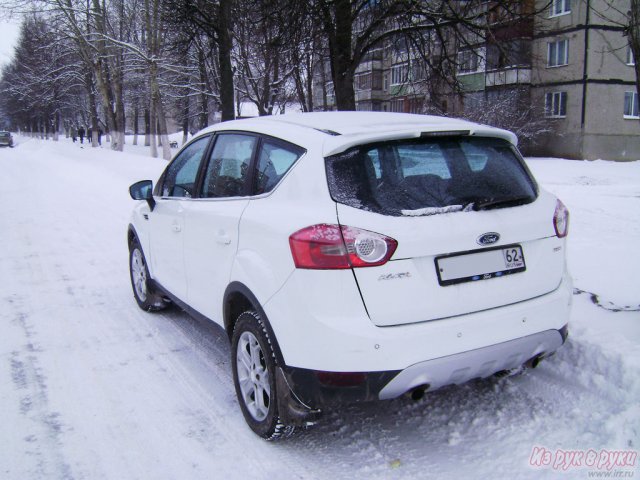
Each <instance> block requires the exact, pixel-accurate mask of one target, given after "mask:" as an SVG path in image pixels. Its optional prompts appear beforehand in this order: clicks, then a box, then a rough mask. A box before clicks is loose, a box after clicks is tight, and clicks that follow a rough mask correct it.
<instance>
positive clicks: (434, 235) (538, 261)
mask: <svg viewBox="0 0 640 480" xmlns="http://www.w3.org/2000/svg"><path fill="white" fill-rule="evenodd" d="M555 206H556V200H555V197H553V196H552V195H551V194H549V193H547V192H542V193H541V195H540V196H539V198H538V199H537V200H536V201H535V202H533V203H531V204H528V205H522V206H518V207H511V208H503V209H495V210H485V211H477V212H476V211H469V212H454V213H444V214H439V215H430V216H422V217H391V216H385V215H379V214H376V213H372V212H367V211H364V210H358V209H355V208H352V207H348V206H346V205H341V204H338V218H339V220H340V223H341V224H344V225H349V226H351V227H358V228H363V229H366V230H369V231H373V232H377V233H381V234H383V235H387V236H389V237H392V238H394V239H395V240H397V241H398V248H397V250H396V252H395V253H394V255H393V257H392V258H391V261H389V262H388V263H386V264H385V265H382V266H379V267H371V268H356V269H354V275H355V277H356V279H357V281H358V285H359V287H360V291H361V293H362V296H363V299H364V302H365V305H366V308H367V311H368V313H369V315H370V317H371V320H372V321H373V323H375V324H376V325H380V326H384V325H397V324H401V323H415V322H421V321H425V320H434V319H438V318H446V317H450V316H455V315H462V314H465V313H470V312H475V311H481V310H486V309H489V308H493V307H496V306H501V305H509V304H512V303H516V302H520V301H523V300H527V299H529V298H535V297H538V296H540V295H544V294H546V293H549V292H551V291H553V290H555V289H556V288H557V287H558V285H559V284H560V281H561V279H562V275H563V273H564V268H565V261H564V258H565V257H564V241H562V240H561V239H558V238H557V237H556V236H555V233H554V230H553V213H554V210H555ZM486 232H499V235H500V239H499V241H498V242H497V243H494V244H492V245H491V246H490V247H486V249H487V250H491V249H493V248H496V247H500V246H507V245H514V244H517V245H520V246H521V247H522V250H523V254H524V258H525V264H526V271H524V272H520V273H514V274H512V275H505V276H501V277H499V278H490V279H487V280H478V281H474V282H466V283H460V284H457V285H448V286H443V285H440V284H439V282H438V274H437V271H436V262H435V260H436V258H438V257H441V256H445V255H450V254H454V253H462V254H464V253H465V252H470V251H478V250H479V249H481V246H480V245H478V243H477V239H478V237H479V236H480V235H482V234H483V233H486ZM479 273H488V272H479ZM399 312H401V314H400V315H399V314H398V313H399Z"/></svg>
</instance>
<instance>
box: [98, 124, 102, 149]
mask: <svg viewBox="0 0 640 480" xmlns="http://www.w3.org/2000/svg"><path fill="white" fill-rule="evenodd" d="M98 145H102V129H101V128H100V127H98Z"/></svg>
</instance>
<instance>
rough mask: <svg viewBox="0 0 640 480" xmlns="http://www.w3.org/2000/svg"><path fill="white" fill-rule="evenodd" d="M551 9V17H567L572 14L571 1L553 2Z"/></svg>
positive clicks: (554, 0) (560, 0) (559, 0)
mask: <svg viewBox="0 0 640 480" xmlns="http://www.w3.org/2000/svg"><path fill="white" fill-rule="evenodd" d="M550 8H551V11H550V14H549V16H550V17H557V16H559V15H566V14H567V13H571V0H553V1H552V2H551V7H550Z"/></svg>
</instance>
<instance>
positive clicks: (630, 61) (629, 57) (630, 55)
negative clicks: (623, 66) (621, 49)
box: [627, 45, 636, 65]
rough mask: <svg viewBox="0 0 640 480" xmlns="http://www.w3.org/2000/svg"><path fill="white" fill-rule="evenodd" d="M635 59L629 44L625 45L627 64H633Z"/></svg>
mask: <svg viewBox="0 0 640 480" xmlns="http://www.w3.org/2000/svg"><path fill="white" fill-rule="evenodd" d="M635 64H636V62H635V59H634V58H633V50H631V45H629V46H628V47H627V65H635Z"/></svg>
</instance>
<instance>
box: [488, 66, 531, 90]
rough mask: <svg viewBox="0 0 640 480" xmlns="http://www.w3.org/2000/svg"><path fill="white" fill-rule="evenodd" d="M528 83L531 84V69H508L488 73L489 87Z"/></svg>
mask: <svg viewBox="0 0 640 480" xmlns="http://www.w3.org/2000/svg"><path fill="white" fill-rule="evenodd" d="M528 83H531V67H507V68H501V69H499V70H488V71H487V76H486V86H487V87H499V86H502V85H522V84H528Z"/></svg>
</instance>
